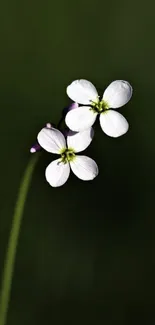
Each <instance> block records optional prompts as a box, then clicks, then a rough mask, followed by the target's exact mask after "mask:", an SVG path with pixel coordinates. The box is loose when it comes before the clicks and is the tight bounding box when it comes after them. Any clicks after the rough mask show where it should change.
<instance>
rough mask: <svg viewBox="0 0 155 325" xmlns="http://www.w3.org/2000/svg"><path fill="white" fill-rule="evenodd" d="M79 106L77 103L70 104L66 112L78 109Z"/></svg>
mask: <svg viewBox="0 0 155 325" xmlns="http://www.w3.org/2000/svg"><path fill="white" fill-rule="evenodd" d="M78 107H79V104H78V103H72V104H71V105H70V106H69V107H68V112H69V111H71V110H72V109H74V108H78Z"/></svg>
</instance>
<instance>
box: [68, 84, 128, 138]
mask: <svg viewBox="0 0 155 325" xmlns="http://www.w3.org/2000/svg"><path fill="white" fill-rule="evenodd" d="M67 95H68V96H69V97H70V98H71V99H72V100H73V101H74V102H77V103H79V104H82V105H89V106H80V107H78V108H76V109H74V110H71V111H69V112H68V113H67V115H66V119H65V122H66V124H67V126H68V127H69V128H70V129H71V130H73V131H76V132H78V131H83V130H86V129H87V128H90V127H91V126H92V125H93V124H94V122H95V120H96V118H97V115H98V114H99V115H100V116H99V119H100V125H101V128H102V130H103V131H104V132H105V133H106V134H107V135H109V136H111V137H114V138H117V137H119V136H121V135H123V134H124V133H126V132H127V130H128V128H129V125H128V122H127V120H126V119H125V118H124V116H123V115H121V114H120V113H118V112H116V111H115V110H113V109H115V108H119V107H121V106H123V105H125V104H126V103H127V102H128V101H129V100H130V98H131V96H132V87H131V85H130V84H129V83H128V82H127V81H124V80H116V81H113V82H112V83H111V84H110V85H109V86H108V87H107V88H106V90H105V91H104V93H103V97H102V100H101V101H100V100H99V96H98V92H97V90H96V88H95V86H94V85H93V84H92V83H91V82H90V81H88V80H84V79H80V80H75V81H73V82H72V83H71V84H70V85H69V86H68V87H67ZM111 108H112V110H111Z"/></svg>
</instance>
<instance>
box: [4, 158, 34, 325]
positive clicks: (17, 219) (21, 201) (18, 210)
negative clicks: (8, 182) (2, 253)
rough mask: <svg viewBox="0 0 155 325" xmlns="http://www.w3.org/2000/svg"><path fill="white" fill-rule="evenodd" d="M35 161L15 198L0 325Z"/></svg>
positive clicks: (5, 310)
mask: <svg viewBox="0 0 155 325" xmlns="http://www.w3.org/2000/svg"><path fill="white" fill-rule="evenodd" d="M37 160H38V154H36V155H34V156H33V157H32V158H31V160H30V162H29V164H28V166H27V168H26V170H25V173H24V177H23V179H22V182H21V185H20V188H19V194H18V197H17V202H16V206H15V211H14V215H13V220H12V227H11V232H10V237H9V241H8V247H7V252H6V259H5V263H4V271H3V275H2V287H1V293H0V325H5V324H6V318H7V312H8V305H9V300H10V293H11V284H12V277H13V270H14V264H15V257H16V250H17V243H18V238H19V232H20V226H21V221H22V216H23V210H24V205H25V201H26V197H27V193H28V189H29V185H30V181H31V178H32V173H33V170H34V168H35V165H36V162H37Z"/></svg>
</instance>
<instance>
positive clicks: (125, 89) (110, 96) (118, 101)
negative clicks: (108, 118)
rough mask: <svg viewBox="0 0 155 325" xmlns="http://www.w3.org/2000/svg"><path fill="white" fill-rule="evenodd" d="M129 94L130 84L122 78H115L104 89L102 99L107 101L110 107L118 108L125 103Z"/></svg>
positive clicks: (130, 91) (129, 96)
mask: <svg viewBox="0 0 155 325" xmlns="http://www.w3.org/2000/svg"><path fill="white" fill-rule="evenodd" d="M131 96H132V87H131V85H130V84H129V83H128V82H127V81H124V80H115V81H113V82H112V83H111V84H110V85H109V86H108V87H107V89H106V90H105V92H104V94H103V100H105V101H106V102H107V104H108V105H109V107H110V108H118V107H121V106H123V105H125V104H126V103H127V102H128V101H129V100H130V98H131Z"/></svg>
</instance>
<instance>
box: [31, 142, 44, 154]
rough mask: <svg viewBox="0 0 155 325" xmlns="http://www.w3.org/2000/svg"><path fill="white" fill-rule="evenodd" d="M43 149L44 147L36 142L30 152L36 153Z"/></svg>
mask: <svg viewBox="0 0 155 325" xmlns="http://www.w3.org/2000/svg"><path fill="white" fill-rule="evenodd" d="M41 149H42V148H41V146H40V145H39V144H38V143H35V144H34V145H33V146H32V147H31V149H30V152H31V153H35V152H38V151H40V150H41Z"/></svg>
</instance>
